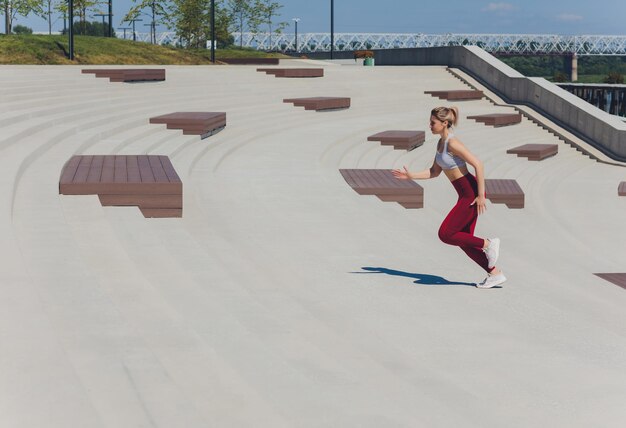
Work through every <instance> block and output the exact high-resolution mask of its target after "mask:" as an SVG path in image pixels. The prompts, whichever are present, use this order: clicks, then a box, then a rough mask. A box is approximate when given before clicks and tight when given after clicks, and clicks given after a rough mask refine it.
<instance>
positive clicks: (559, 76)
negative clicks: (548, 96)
mask: <svg viewBox="0 0 626 428" xmlns="http://www.w3.org/2000/svg"><path fill="white" fill-rule="evenodd" d="M568 80H569V79H568V78H567V74H565V73H563V72H561V71H557V72H556V73H554V77H553V78H552V81H553V82H559V83H563V82H567V81H568Z"/></svg>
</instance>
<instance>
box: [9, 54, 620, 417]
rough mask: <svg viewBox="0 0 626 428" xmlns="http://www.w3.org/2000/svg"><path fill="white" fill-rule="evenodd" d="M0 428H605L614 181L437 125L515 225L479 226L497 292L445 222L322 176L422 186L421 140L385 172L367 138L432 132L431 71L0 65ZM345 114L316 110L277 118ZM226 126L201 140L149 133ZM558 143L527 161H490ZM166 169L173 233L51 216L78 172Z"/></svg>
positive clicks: (577, 160)
mask: <svg viewBox="0 0 626 428" xmlns="http://www.w3.org/2000/svg"><path fill="white" fill-rule="evenodd" d="M0 77H1V78H0V93H1V94H2V98H1V99H0V127H1V129H2V132H1V137H0V152H1V156H0V163H1V165H2V168H1V169H0V171H1V176H0V177H1V180H0V185H1V186H2V187H1V192H0V195H1V197H2V198H3V200H2V204H1V206H2V210H1V211H0V229H1V236H2V238H3V245H2V250H1V251H2V263H0V290H1V292H0V296H1V297H0V317H1V320H0V326H1V327H0V343H1V344H2V351H1V353H0V426H10V427H42V426H45V427H63V428H66V427H81V428H84V427H116V428H117V427H126V426H129V427H130V426H158V427H213V426H215V427H242V426H263V427H283V426H284V427H337V426H342V427H343V426H345V427H348V426H350V427H357V426H358V427H364V426H372V427H391V426H397V427H415V426H423V427H481V428H482V427H498V428H499V427H502V426H507V427H529V426H553V427H589V426H603V427H621V426H624V424H625V423H626V407H625V406H624V405H623V403H624V399H626V360H625V359H624V355H626V330H625V329H624V325H626V311H624V307H625V305H626V293H625V291H624V290H623V289H621V288H619V287H617V286H615V285H613V284H611V283H609V282H606V281H604V280H602V279H600V278H598V277H596V276H594V275H593V273H594V272H625V271H626V250H625V247H624V245H623V243H624V242H626V228H625V227H624V226H623V225H624V212H625V211H626V198H623V197H622V198H619V197H618V196H617V192H616V190H617V186H618V183H619V182H620V181H623V180H624V179H625V175H624V169H623V168H620V167H615V166H611V165H606V164H602V163H598V162H595V161H593V160H591V159H589V158H588V157H586V156H583V155H581V154H580V153H578V152H577V151H576V150H574V149H573V148H571V147H570V146H568V145H565V144H564V143H562V142H561V141H560V140H558V139H557V138H556V137H554V136H553V135H551V134H549V133H547V132H546V131H544V130H543V129H541V128H540V127H538V126H536V125H535V124H533V123H532V122H530V121H528V120H527V119H523V121H522V123H521V124H519V125H516V126H511V127H503V128H490V127H485V126H483V125H482V124H477V123H475V122H473V121H469V120H465V119H464V118H465V117H466V116H468V115H476V114H484V113H488V112H493V111H494V110H497V111H500V112H501V111H508V110H507V109H506V108H502V107H495V106H493V105H491V104H490V103H489V102H488V101H487V100H485V99H483V100H480V101H467V102H462V103H457V105H458V106H459V107H460V109H461V114H462V117H463V119H462V121H461V126H460V127H459V129H458V131H457V135H458V136H459V137H460V138H462V140H463V141H464V142H465V143H466V144H467V146H468V147H469V148H470V149H471V150H472V151H473V152H474V153H476V154H477V155H478V156H479V157H480V158H481V159H482V160H483V161H484V163H485V166H486V175H487V178H512V179H516V180H517V182H518V183H519V184H520V185H521V187H522V189H523V190H524V191H525V193H526V206H525V208H524V209H522V210H510V209H507V208H506V207H505V206H504V205H493V204H489V205H488V211H487V214H486V215H485V216H484V217H481V219H480V220H479V223H478V228H477V234H478V235H479V236H488V237H489V236H499V237H500V238H501V239H502V252H501V262H500V263H499V264H500V265H501V267H502V268H503V270H504V271H505V273H506V275H507V277H508V278H509V280H508V282H507V283H506V284H505V287H504V288H502V289H493V290H479V289H477V288H475V287H473V286H471V284H472V283H475V282H478V281H480V280H482V278H483V272H482V271H481V270H480V269H479V268H478V267H477V266H475V265H474V264H473V262H472V261H471V260H469V259H468V258H467V257H466V256H465V254H463V253H462V252H461V251H460V250H458V249H457V248H453V247H449V246H446V245H444V244H442V243H441V242H439V240H438V239H437V229H438V227H439V224H440V223H441V221H442V220H443V218H444V216H445V215H446V214H447V212H448V210H449V209H450V208H451V207H452V205H453V204H454V202H455V193H454V190H453V189H452V186H451V185H450V184H449V183H448V182H447V180H446V179H445V177H443V176H441V177H439V178H438V179H435V180H428V181H421V182H420V185H422V186H424V188H425V207H424V209H420V210H406V209H403V208H402V207H400V206H399V205H397V204H394V203H383V202H381V201H379V200H378V199H376V198H375V197H365V196H359V195H357V194H356V193H355V192H353V191H352V190H351V189H350V188H349V187H348V185H347V184H346V183H345V182H344V180H343V178H342V177H341V175H340V174H339V172H338V169H339V168H392V167H401V166H402V165H408V166H409V167H410V168H411V169H414V170H415V169H421V168H425V167H427V166H429V165H430V163H431V162H432V159H433V156H434V143H435V139H434V138H433V137H432V136H430V137H428V136H427V140H426V143H425V144H424V145H423V146H422V147H420V148H418V149H416V150H414V151H412V152H408V153H407V152H404V151H394V150H393V149H392V148H390V147H383V146H380V145H379V144H378V143H376V142H367V141H366V140H367V136H369V135H372V134H374V133H376V132H379V131H382V130H386V129H427V128H426V127H427V122H428V115H429V111H430V109H431V108H432V107H434V106H436V105H438V104H440V103H441V101H439V100H436V99H434V98H431V97H430V96H428V95H424V93H423V92H424V91H425V90H431V89H464V88H465V87H464V85H463V84H462V83H461V82H460V81H459V80H457V79H456V78H454V77H453V76H452V75H451V74H449V73H447V72H446V71H445V68H444V67H438V66H432V67H397V68H394V67H376V68H370V67H342V66H331V65H326V70H325V77H324V78H323V79H315V80H308V79H307V80H295V79H294V80H288V81H286V80H280V79H268V78H267V77H266V76H265V75H262V74H260V73H256V72H255V67H253V66H250V67H248V66H224V67H182V66H181V67H167V81H165V82H160V83H143V84H112V83H109V82H107V81H104V80H102V79H94V78H93V76H86V75H81V74H80V68H79V67H34V66H33V67H30V66H14V67H11V66H2V67H1V68H0ZM325 95H332V96H349V97H351V98H352V106H351V108H350V109H348V110H342V111H335V112H327V113H315V112H310V111H304V110H302V109H297V108H294V107H292V106H291V105H288V104H283V103H282V99H283V98H290V97H307V96H325ZM193 110H200V111H226V112H227V114H228V126H227V127H226V128H225V129H224V130H223V131H222V132H220V133H218V134H216V135H214V136H212V137H210V138H208V139H205V140H200V139H199V137H195V136H183V135H182V134H181V133H179V132H178V131H172V130H166V129H165V128H164V127H159V126H156V125H150V124H148V118H149V117H151V116H156V115H159V114H165V113H169V112H173V111H193ZM529 142H533V143H555V144H559V154H558V155H557V156H555V157H552V158H549V159H546V160H544V161H542V162H539V163H537V162H528V161H526V160H525V159H522V158H517V157H515V156H512V155H507V154H506V150H507V149H508V148H511V147H515V146H517V145H521V144H525V143H529ZM138 153H139V154H143V153H147V154H160V155H168V156H169V157H170V158H171V160H172V163H173V164H174V166H175V168H176V170H177V172H178V174H179V175H180V177H181V179H182V181H183V183H184V217H183V218H182V219H145V218H143V217H142V215H141V213H140V212H139V210H137V208H134V207H129V208H120V207H104V208H103V207H101V206H100V203H99V202H98V200H97V197H95V196H93V197H92V196H76V197H70V196H60V195H58V188H57V186H58V179H59V174H60V171H61V168H62V166H63V164H64V162H65V161H66V160H67V159H69V157H70V156H72V155H73V154H138Z"/></svg>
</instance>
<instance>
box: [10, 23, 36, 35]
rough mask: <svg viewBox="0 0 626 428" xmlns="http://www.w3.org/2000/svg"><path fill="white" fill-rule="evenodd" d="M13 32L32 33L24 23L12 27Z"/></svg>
mask: <svg viewBox="0 0 626 428" xmlns="http://www.w3.org/2000/svg"><path fill="white" fill-rule="evenodd" d="M13 33H14V34H33V29H32V28H28V27H27V26H25V25H16V26H15V27H13Z"/></svg>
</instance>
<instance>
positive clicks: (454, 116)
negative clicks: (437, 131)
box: [430, 107, 459, 128]
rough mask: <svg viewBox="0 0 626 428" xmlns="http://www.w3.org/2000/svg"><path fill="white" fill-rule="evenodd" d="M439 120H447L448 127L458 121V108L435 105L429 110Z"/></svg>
mask: <svg viewBox="0 0 626 428" xmlns="http://www.w3.org/2000/svg"><path fill="white" fill-rule="evenodd" d="M430 115H431V116H435V117H436V118H437V120H439V121H441V122H445V121H448V128H450V127H452V126H456V125H457V124H458V123H459V109H458V108H457V107H436V108H434V109H432V111H431V112H430Z"/></svg>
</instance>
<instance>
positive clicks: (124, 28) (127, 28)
mask: <svg viewBox="0 0 626 428" xmlns="http://www.w3.org/2000/svg"><path fill="white" fill-rule="evenodd" d="M117 29H118V30H124V40H126V30H130V29H131V28H130V27H117Z"/></svg>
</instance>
